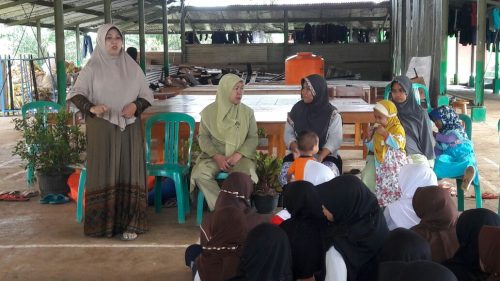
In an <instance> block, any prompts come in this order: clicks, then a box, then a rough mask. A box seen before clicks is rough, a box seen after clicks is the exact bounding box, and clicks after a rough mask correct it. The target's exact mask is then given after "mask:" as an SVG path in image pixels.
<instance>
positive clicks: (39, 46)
mask: <svg viewBox="0 0 500 281" xmlns="http://www.w3.org/2000/svg"><path fill="white" fill-rule="evenodd" d="M36 44H37V50H38V57H39V58H42V57H43V51H42V24H41V22H40V20H37V21H36Z"/></svg>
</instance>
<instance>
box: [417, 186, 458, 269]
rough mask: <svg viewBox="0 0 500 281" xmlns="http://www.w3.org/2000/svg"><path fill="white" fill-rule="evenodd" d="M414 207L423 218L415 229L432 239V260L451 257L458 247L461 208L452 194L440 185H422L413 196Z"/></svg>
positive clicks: (428, 239) (426, 237) (443, 259)
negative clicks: (458, 225) (457, 229)
mask: <svg viewBox="0 0 500 281" xmlns="http://www.w3.org/2000/svg"><path fill="white" fill-rule="evenodd" d="M413 209H414V210H415V213H416V214H417V216H418V217H419V218H420V219H421V221H420V223H419V224H417V225H416V226H414V227H412V228H411V229H412V230H413V231H415V232H416V233H418V234H420V235H421V236H422V237H423V238H425V240H427V241H428V242H429V244H430V246H431V252H432V260H433V261H435V262H438V263H441V262H443V261H445V260H447V259H449V258H451V257H452V256H453V255H454V254H455V252H456V250H457V249H458V241H457V235H456V230H455V225H456V222H457V219H458V211H457V206H456V205H455V202H454V201H453V199H452V198H451V196H450V193H449V192H448V191H447V190H446V189H443V188H440V187H437V186H427V187H420V188H418V189H417V191H416V192H415V195H414V196H413Z"/></svg>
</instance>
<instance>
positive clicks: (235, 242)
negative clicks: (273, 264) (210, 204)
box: [196, 206, 247, 281]
mask: <svg viewBox="0 0 500 281" xmlns="http://www.w3.org/2000/svg"><path fill="white" fill-rule="evenodd" d="M211 222H212V223H211V225H210V229H211V231H210V233H211V235H210V237H208V238H209V240H208V241H206V243H204V244H203V245H202V252H201V255H200V256H198V258H197V259H196V268H197V270H198V274H199V276H200V279H201V280H203V281H223V280H226V279H228V278H231V277H233V276H235V275H236V273H237V270H238V265H239V263H240V256H241V253H242V248H243V243H244V241H245V238H246V235H247V229H246V225H245V220H244V214H243V211H242V210H241V209H239V208H237V207H233V206H226V207H222V208H219V209H217V210H215V211H214V213H213V215H212V219H211Z"/></svg>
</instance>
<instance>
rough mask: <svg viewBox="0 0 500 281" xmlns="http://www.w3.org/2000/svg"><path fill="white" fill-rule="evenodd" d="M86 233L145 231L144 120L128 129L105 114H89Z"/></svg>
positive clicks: (112, 233)
mask: <svg viewBox="0 0 500 281" xmlns="http://www.w3.org/2000/svg"><path fill="white" fill-rule="evenodd" d="M86 123H87V180H86V191H85V192H86V196H85V223H84V233H85V235H88V236H92V237H103V236H105V237H112V236H113V235H115V234H121V233H123V232H125V231H128V232H136V233H144V232H145V231H147V230H148V223H147V217H146V209H147V190H146V164H145V156H144V137H143V133H142V128H141V123H140V122H139V121H136V122H135V123H133V124H131V125H128V126H127V127H126V128H125V130H124V131H121V130H120V128H119V127H118V126H116V125H114V124H111V123H109V122H108V121H106V120H104V119H101V118H97V117H94V118H87V120H86Z"/></svg>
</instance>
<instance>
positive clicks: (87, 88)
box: [67, 24, 153, 240]
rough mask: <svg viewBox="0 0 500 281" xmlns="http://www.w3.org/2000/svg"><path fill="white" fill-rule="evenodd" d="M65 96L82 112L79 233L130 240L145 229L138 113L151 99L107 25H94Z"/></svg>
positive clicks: (143, 167)
mask: <svg viewBox="0 0 500 281" xmlns="http://www.w3.org/2000/svg"><path fill="white" fill-rule="evenodd" d="M67 100H70V101H71V102H72V103H74V104H75V105H76V107H78V109H79V110H80V111H81V112H82V113H83V114H85V116H86V119H85V120H86V121H85V126H86V134H87V180H86V190H85V194H86V195H85V223H84V233H85V235H88V236H92V237H103V236H104V237H112V236H114V235H116V234H121V235H122V239H124V240H134V239H136V238H137V234H138V233H143V232H145V231H146V230H147V229H148V224H147V216H146V208H147V193H146V192H147V191H146V162H145V155H144V135H143V132H142V127H141V122H140V114H141V113H142V112H143V111H144V110H145V109H146V108H147V107H148V106H150V105H151V103H152V102H153V93H152V92H151V90H150V89H149V87H148V85H147V83H146V78H145V77H144V73H143V72H142V70H141V69H140V67H139V66H138V65H137V63H136V62H135V61H133V60H132V58H130V56H129V55H127V54H126V53H125V51H124V50H123V36H122V33H121V32H120V30H119V29H118V28H117V27H116V26H115V25H112V24H105V25H102V26H101V27H99V29H98V30H97V47H96V49H95V51H94V53H93V54H92V57H91V58H90V60H89V62H88V63H87V64H86V65H85V67H84V68H83V69H82V71H81V72H80V74H79V75H78V80H77V81H76V83H75V86H74V87H73V89H72V90H71V91H70V93H69V95H68V96H67Z"/></svg>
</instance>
